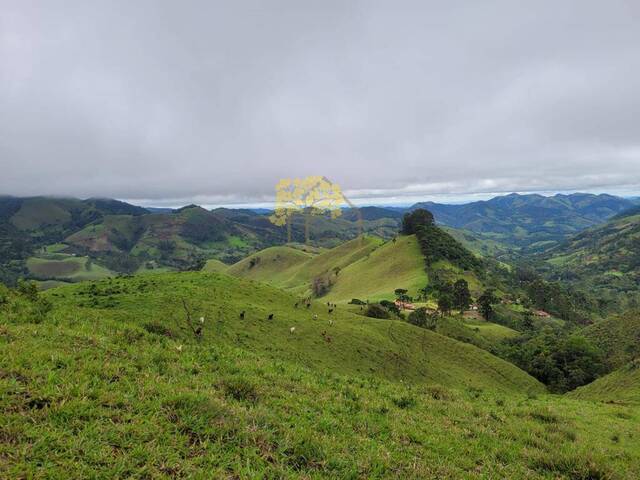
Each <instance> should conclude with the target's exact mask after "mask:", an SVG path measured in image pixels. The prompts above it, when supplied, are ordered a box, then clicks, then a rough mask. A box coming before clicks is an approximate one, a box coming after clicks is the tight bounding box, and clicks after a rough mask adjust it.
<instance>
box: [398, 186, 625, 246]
mask: <svg viewBox="0 0 640 480" xmlns="http://www.w3.org/2000/svg"><path fill="white" fill-rule="evenodd" d="M634 206H635V203H634V202H633V201H631V200H629V199H625V198H620V197H615V196H612V195H606V194H602V195H593V194H588V193H575V194H571V195H562V194H558V195H554V196H552V197H545V196H543V195H537V194H533V195H519V194H516V193H513V194H510V195H506V196H501V197H495V198H492V199H491V200H487V201H478V202H472V203H467V204H463V205H445V204H439V203H433V202H422V203H417V204H415V205H413V206H412V207H411V210H414V209H416V208H426V209H427V210H429V211H431V212H432V213H433V214H434V216H435V218H436V221H437V222H438V223H440V224H442V225H446V226H450V227H455V228H462V229H465V230H470V231H472V232H476V233H480V234H482V235H483V236H484V237H485V238H490V239H492V240H495V241H499V242H503V243H506V244H508V245H511V246H515V247H527V250H529V251H539V250H542V249H545V248H549V247H550V246H553V245H556V244H558V243H559V242H561V241H563V240H564V239H566V238H568V237H569V236H571V235H573V234H576V233H578V232H580V231H583V230H585V229H587V228H590V227H593V226H596V225H599V224H601V223H603V222H605V221H606V220H608V219H610V218H611V217H613V216H615V215H617V214H619V213H621V212H623V211H625V210H627V209H629V208H632V207H634Z"/></svg>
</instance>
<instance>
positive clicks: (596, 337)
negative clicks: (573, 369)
mask: <svg viewBox="0 0 640 480" xmlns="http://www.w3.org/2000/svg"><path fill="white" fill-rule="evenodd" d="M584 335H585V336H586V337H588V338H589V339H590V340H591V341H592V342H594V343H595V344H596V345H598V346H599V347H600V348H601V349H602V350H603V351H604V352H605V354H606V356H607V359H608V362H609V364H610V365H611V366H612V367H613V368H619V367H621V366H623V365H625V364H627V363H628V362H629V361H631V360H633V359H634V358H636V357H639V356H640V311H634V312H627V313H625V314H623V315H616V316H613V317H610V318H608V319H606V320H601V321H599V322H597V323H594V324H593V325H590V326H589V327H587V328H585V329H584Z"/></svg>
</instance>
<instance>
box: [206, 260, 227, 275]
mask: <svg viewBox="0 0 640 480" xmlns="http://www.w3.org/2000/svg"><path fill="white" fill-rule="evenodd" d="M228 268H229V265H227V264H226V263H222V262H221V261H220V260H216V259H211V260H207V263H206V264H205V266H204V268H203V270H204V271H205V272H224V271H225V270H227V269H228Z"/></svg>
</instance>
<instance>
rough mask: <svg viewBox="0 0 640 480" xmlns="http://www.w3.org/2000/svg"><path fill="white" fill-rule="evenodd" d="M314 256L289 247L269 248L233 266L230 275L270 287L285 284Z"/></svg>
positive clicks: (230, 268)
mask: <svg viewBox="0 0 640 480" xmlns="http://www.w3.org/2000/svg"><path fill="white" fill-rule="evenodd" d="M310 258H312V255H311V254H309V253H306V252H303V251H301V250H298V249H296V248H292V247H288V246H280V247H269V248H266V249H264V250H261V251H259V252H257V253H254V254H252V255H249V256H248V257H247V258H245V259H243V260H241V261H239V262H238V263H235V264H233V265H231V266H230V267H229V268H228V269H227V273H229V274H230V275H235V276H241V277H244V278H250V279H252V280H257V281H261V282H265V283H269V284H270V285H282V284H285V283H286V282H287V281H288V280H289V279H290V278H291V277H292V276H293V275H294V274H295V273H296V272H297V270H298V269H299V268H300V267H302V265H304V263H305V262H306V261H307V260H309V259H310Z"/></svg>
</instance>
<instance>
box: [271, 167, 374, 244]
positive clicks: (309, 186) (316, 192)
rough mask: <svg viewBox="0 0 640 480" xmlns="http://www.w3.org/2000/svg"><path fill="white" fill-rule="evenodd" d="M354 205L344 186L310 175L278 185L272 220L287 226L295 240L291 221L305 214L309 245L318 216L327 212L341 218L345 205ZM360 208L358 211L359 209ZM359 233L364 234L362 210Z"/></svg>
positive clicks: (283, 180) (289, 233)
mask: <svg viewBox="0 0 640 480" xmlns="http://www.w3.org/2000/svg"><path fill="white" fill-rule="evenodd" d="M345 203H346V204H348V205H349V206H351V207H352V208H355V205H353V204H352V203H351V202H350V201H349V200H347V198H346V197H345V196H344V194H343V193H342V190H341V189H340V186H339V185H338V184H335V183H333V182H331V181H330V180H329V179H327V178H326V177H320V176H310V177H306V178H295V179H288V178H285V179H282V180H280V182H278V184H277V185H276V205H275V209H274V212H273V215H271V217H269V219H270V220H271V222H272V223H273V224H275V225H278V226H284V225H286V226H287V241H288V242H291V222H292V220H293V216H294V215H296V214H298V215H303V216H304V218H305V222H304V237H305V242H306V243H307V244H308V243H309V239H310V231H309V230H310V226H311V220H312V218H313V216H315V215H327V214H329V215H330V216H331V218H337V217H339V216H340V215H341V214H342V210H341V206H342V205H343V204H345ZM356 211H357V212H358V210H357V208H356ZM357 214H358V227H359V235H360V234H361V233H362V227H361V223H362V222H361V219H360V213H359V212H358V213H357Z"/></svg>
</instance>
